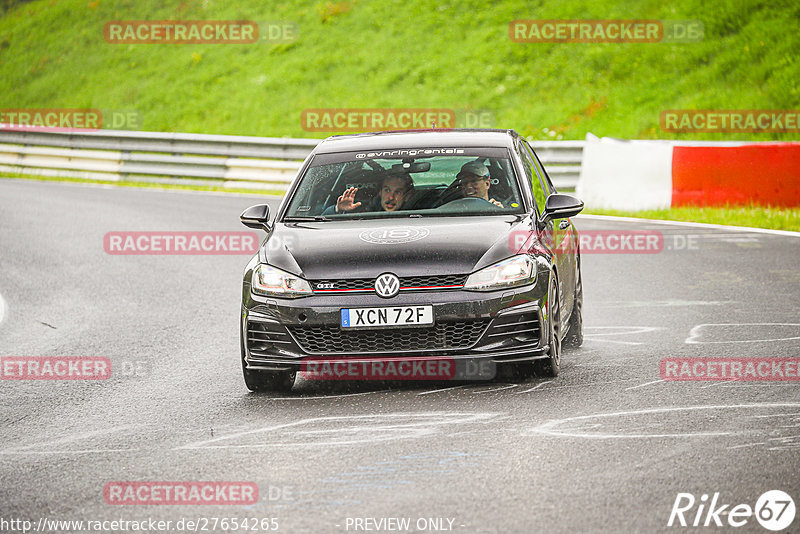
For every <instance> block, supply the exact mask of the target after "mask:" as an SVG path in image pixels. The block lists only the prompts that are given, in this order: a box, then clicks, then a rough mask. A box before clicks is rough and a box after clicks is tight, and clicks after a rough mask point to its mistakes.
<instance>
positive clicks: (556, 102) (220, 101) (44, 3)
mask: <svg viewBox="0 0 800 534" xmlns="http://www.w3.org/2000/svg"><path fill="white" fill-rule="evenodd" d="M6 1H9V0H6ZM12 3H13V1H12ZM145 19H148V20H201V19H202V20H254V21H259V22H265V21H279V20H281V21H289V22H292V23H294V24H296V25H297V27H298V28H299V38H298V39H297V40H295V41H294V42H290V43H282V44H268V43H257V44H109V43H107V42H106V41H105V40H104V37H103V27H104V24H105V23H106V22H108V21H113V20H145ZM515 19H659V20H686V19H691V20H699V21H702V23H703V25H704V28H705V36H704V38H703V40H702V41H700V42H690V43H673V44H670V43H663V42H662V43H624V44H619V43H590V44H587V43H516V42H512V41H511V39H510V38H509V31H508V30H509V22H510V21H512V20H515ZM799 21H800V3H798V2H797V1H796V0H785V1H775V0H769V1H761V0H716V1H713V0H712V1H709V0H674V1H671V2H664V1H663V0H642V1H631V0H606V1H604V2H592V1H578V0H538V1H532V2H531V1H521V0H520V1H517V0H515V1H505V2H498V3H497V4H494V5H491V4H490V3H489V2H483V1H461V2H455V1H451V0H440V1H438V2H419V1H414V0H404V1H399V0H350V1H343V2H318V3H309V2H301V1H297V0H286V1H281V2H274V1H272V2H271V1H264V0H258V1H256V0H241V1H236V2H229V1H222V0H182V1H180V2H177V1H170V0H167V1H166V2H161V1H151V0H118V1H114V2H112V1H105V0H37V1H33V2H29V3H23V4H20V5H16V6H12V7H11V8H10V9H9V10H8V11H7V12H6V13H5V14H4V15H3V16H2V18H0V108H3V109H8V108H98V109H105V110H109V109H110V110H135V111H137V112H139V113H140V114H141V118H142V123H141V125H139V127H138V128H137V129H142V130H153V131H181V132H199V133H219V134H237V135H265V136H294V137H324V136H325V135H327V134H325V133H318V132H308V131H305V130H304V129H303V128H302V127H301V122H300V116H301V112H302V111H303V110H304V109H309V108H384V107H390V108H446V109H455V110H463V109H470V110H482V111H484V112H486V113H488V114H489V115H490V116H491V117H492V120H491V122H492V125H493V126H495V127H503V128H506V127H509V128H515V129H517V130H518V131H520V132H522V133H523V134H525V135H527V136H531V137H533V138H536V139H583V138H584V137H585V135H586V133H587V132H592V133H594V134H596V135H600V136H614V137H622V138H642V139H647V138H667V139H670V138H684V139H730V140H735V139H754V140H769V139H800V134H798V133H757V134H744V133H727V134H723V133H713V134H674V133H667V132H664V131H662V130H661V129H660V127H659V114H660V113H661V111H662V110H665V109H775V110H781V109H784V110H785V109H799V108H800V83H798V80H800V62H799V61H798V51H800V31H798V30H800V22H799Z"/></svg>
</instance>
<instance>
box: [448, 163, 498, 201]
mask: <svg viewBox="0 0 800 534" xmlns="http://www.w3.org/2000/svg"><path fill="white" fill-rule="evenodd" d="M456 178H458V179H459V186H460V187H461V193H462V194H463V195H464V197H472V198H482V199H483V200H485V201H487V202H491V203H492V204H494V205H495V206H498V207H500V208H502V207H504V206H503V204H502V203H500V202H499V201H497V200H495V199H493V198H489V186H490V185H491V180H490V178H489V169H488V168H487V167H486V165H484V164H483V163H481V162H480V161H470V162H469V163H465V164H464V165H463V166H462V167H461V171H459V173H458V174H457V175H456Z"/></svg>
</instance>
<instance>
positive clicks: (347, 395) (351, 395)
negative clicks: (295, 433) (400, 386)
mask: <svg viewBox="0 0 800 534" xmlns="http://www.w3.org/2000/svg"><path fill="white" fill-rule="evenodd" d="M384 391H389V390H386V389H379V390H377V391H364V392H362V393H342V394H337V395H315V396H313V397H266V398H265V399H264V400H277V401H284V400H285V401H291V400H313V399H337V398H340V397H356V396H358V395H372V394H373V393H382V392H384Z"/></svg>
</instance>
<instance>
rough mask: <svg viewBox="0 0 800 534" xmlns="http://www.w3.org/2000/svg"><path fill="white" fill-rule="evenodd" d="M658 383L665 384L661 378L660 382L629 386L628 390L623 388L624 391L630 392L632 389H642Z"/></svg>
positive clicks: (654, 381)
mask: <svg viewBox="0 0 800 534" xmlns="http://www.w3.org/2000/svg"><path fill="white" fill-rule="evenodd" d="M659 382H666V380H664V379H663V378H662V379H661V380H653V381H652V382H645V383H644V384H639V385H638V386H631V387H629V388H625V391H630V390H632V389H638V388H643V387H645V386H649V385H650V384H658V383H659Z"/></svg>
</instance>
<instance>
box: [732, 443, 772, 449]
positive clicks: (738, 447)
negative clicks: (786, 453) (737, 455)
mask: <svg viewBox="0 0 800 534" xmlns="http://www.w3.org/2000/svg"><path fill="white" fill-rule="evenodd" d="M766 444H767V442H766V441H760V442H758V443H745V444H744V445H734V446H733V447H728V449H729V450H730V449H744V448H745V447H755V446H756V445H766Z"/></svg>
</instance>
